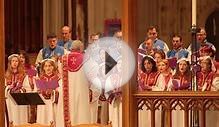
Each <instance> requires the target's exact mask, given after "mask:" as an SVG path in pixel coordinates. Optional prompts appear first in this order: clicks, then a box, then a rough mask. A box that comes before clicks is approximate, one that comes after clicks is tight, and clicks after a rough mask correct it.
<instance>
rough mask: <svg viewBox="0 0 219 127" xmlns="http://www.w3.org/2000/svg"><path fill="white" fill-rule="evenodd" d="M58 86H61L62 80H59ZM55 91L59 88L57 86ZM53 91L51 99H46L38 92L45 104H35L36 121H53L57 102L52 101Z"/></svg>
mask: <svg viewBox="0 0 219 127" xmlns="http://www.w3.org/2000/svg"><path fill="white" fill-rule="evenodd" d="M59 87H62V80H59ZM57 91H58V92H59V88H57ZM53 92H54V93H53V96H51V99H48V100H47V99H45V98H44V97H43V96H42V95H41V94H40V97H41V98H42V100H43V102H44V103H45V105H37V119H36V122H37V123H40V124H45V125H49V124H50V123H51V122H55V120H56V108H57V104H56V103H54V102H55V91H53ZM59 98H60V96H59Z"/></svg>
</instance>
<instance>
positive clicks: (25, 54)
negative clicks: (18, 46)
mask: <svg viewBox="0 0 219 127" xmlns="http://www.w3.org/2000/svg"><path fill="white" fill-rule="evenodd" d="M19 55H23V56H24V59H25V64H27V65H28V64H30V58H29V56H28V54H27V53H26V52H25V51H24V50H20V51H19Z"/></svg>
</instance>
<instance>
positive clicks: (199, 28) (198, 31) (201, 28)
mask: <svg viewBox="0 0 219 127" xmlns="http://www.w3.org/2000/svg"><path fill="white" fill-rule="evenodd" d="M201 30H204V31H205V33H206V30H205V28H204V27H198V28H197V30H196V32H197V33H200V32H201Z"/></svg>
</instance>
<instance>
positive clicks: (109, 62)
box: [105, 52, 117, 74]
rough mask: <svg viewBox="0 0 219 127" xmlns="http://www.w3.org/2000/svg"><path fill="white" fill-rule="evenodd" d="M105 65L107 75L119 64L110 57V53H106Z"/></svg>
mask: <svg viewBox="0 0 219 127" xmlns="http://www.w3.org/2000/svg"><path fill="white" fill-rule="evenodd" d="M105 64H106V65H105V74H107V73H108V72H109V71H110V70H112V69H113V67H114V66H115V65H116V64H117V62H116V61H115V60H114V59H113V58H112V57H111V56H110V55H109V53H107V52H105Z"/></svg>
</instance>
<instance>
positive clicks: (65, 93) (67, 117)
mask: <svg viewBox="0 0 219 127" xmlns="http://www.w3.org/2000/svg"><path fill="white" fill-rule="evenodd" d="M67 58H68V57H67V55H65V56H63V108H64V109H63V110H64V125H65V127H67V126H68V124H69V121H70V110H69V85H68V59H67Z"/></svg>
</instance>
